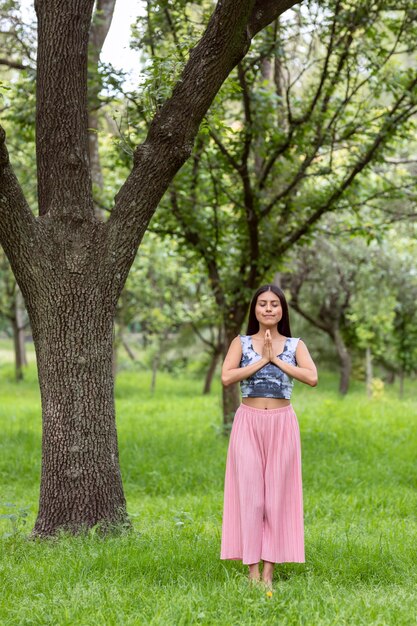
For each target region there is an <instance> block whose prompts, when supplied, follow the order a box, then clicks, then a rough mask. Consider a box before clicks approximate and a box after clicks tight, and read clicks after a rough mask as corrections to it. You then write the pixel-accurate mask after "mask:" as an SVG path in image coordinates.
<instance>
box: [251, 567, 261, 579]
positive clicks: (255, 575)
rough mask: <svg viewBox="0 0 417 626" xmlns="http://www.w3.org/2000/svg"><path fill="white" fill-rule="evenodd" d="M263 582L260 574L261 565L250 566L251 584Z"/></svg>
mask: <svg viewBox="0 0 417 626" xmlns="http://www.w3.org/2000/svg"><path fill="white" fill-rule="evenodd" d="M260 580H261V574H260V572H259V563H253V564H252V565H249V582H251V583H259V582H260Z"/></svg>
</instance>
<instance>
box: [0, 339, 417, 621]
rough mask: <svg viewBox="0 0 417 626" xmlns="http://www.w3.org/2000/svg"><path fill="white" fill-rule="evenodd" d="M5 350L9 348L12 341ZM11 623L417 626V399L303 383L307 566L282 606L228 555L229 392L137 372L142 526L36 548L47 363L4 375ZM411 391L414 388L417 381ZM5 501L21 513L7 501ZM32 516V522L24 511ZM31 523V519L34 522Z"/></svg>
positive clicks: (123, 441) (124, 409)
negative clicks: (224, 513) (343, 394)
mask: <svg viewBox="0 0 417 626" xmlns="http://www.w3.org/2000/svg"><path fill="white" fill-rule="evenodd" d="M2 347H3V346H2ZM0 385H1V386H0V399H1V403H0V424H1V433H2V436H1V439H0V478H1V496H0V500H1V503H2V504H1V510H0V512H1V513H2V514H5V515H7V514H10V513H14V514H15V515H16V516H17V517H16V519H15V521H14V526H13V525H12V523H11V521H10V519H8V518H3V519H2V520H0V537H1V540H0V550H1V554H0V579H1V584H2V593H1V595H0V624H2V625H3V624H5V625H9V624H10V625H12V624H13V625H15V624H16V625H20V624H24V625H26V624H27V625H29V624H39V625H41V624H42V625H44V624H54V625H66V624H68V625H71V626H72V625H80V626H81V625H82V626H85V625H90V624H91V625H93V624H94V625H98V624H100V625H101V624H105V625H113V624H115V625H116V624H117V625H123V626H124V625H130V624H175V625H176V624H184V625H187V624H213V625H221V626H223V625H225V626H226V625H235V624H236V625H239V624H248V625H252V624H253V625H257V624H259V625H260V624H265V625H269V624H277V625H278V624H279V625H284V624H294V625H295V624H303V625H304V624H305V625H306V626H307V625H308V626H311V625H315V624H323V625H327V624H329V625H330V624H332V625H333V624H334V625H337V626H339V625H342V624H347V625H356V624H358V625H360V624H363V625H369V624H380V625H381V626H385V625H386V624H393V625H394V624H395V625H397V624H399V625H402V624H415V623H416V621H417V610H416V608H415V605H416V602H415V589H416V584H417V552H416V548H415V543H416V536H417V521H416V511H417V489H416V487H417V468H416V463H415V450H416V440H417V437H416V435H417V401H413V400H412V399H410V398H411V393H410V395H409V399H408V400H406V401H404V402H400V401H399V400H397V399H396V397H395V395H394V394H392V393H391V392H388V391H386V392H385V396H384V398H383V399H380V400H368V399H367V398H366V396H365V394H364V389H363V386H362V385H361V384H359V383H357V384H356V385H354V386H353V391H352V393H351V394H350V395H349V396H348V397H347V398H344V399H340V398H339V397H338V395H337V392H336V387H337V381H336V379H335V378H334V377H333V376H331V375H322V376H321V381H320V385H319V387H318V388H316V389H309V388H304V387H302V386H301V385H298V386H297V387H296V391H295V397H294V406H295V409H296V412H297V414H298V417H299V421H300V426H301V433H302V447H303V480H304V505H305V523H306V556H307V562H306V564H305V565H291V564H288V565H285V566H280V567H278V569H277V576H276V582H275V590H274V594H273V596H272V598H268V597H267V596H266V594H265V592H264V591H262V590H260V589H257V588H249V587H248V585H247V582H246V570H245V568H244V567H243V566H242V565H241V564H240V563H238V562H226V563H224V562H221V561H220V560H219V547H220V528H221V510H222V488H223V473H224V464H225V455H226V449H227V441H226V440H225V438H224V437H223V436H222V435H221V434H220V425H221V409H220V401H219V394H220V387H219V384H218V382H217V383H216V385H215V387H214V389H213V392H212V394H211V395H210V396H208V397H203V396H201V395H200V391H201V381H200V380H197V379H193V378H190V377H186V376H181V377H178V378H175V379H174V378H172V377H169V376H167V375H165V374H160V375H159V377H158V380H157V387H156V392H155V394H154V395H152V394H151V393H150V391H149V387H150V375H149V374H147V373H144V372H140V373H135V372H134V371H124V372H122V373H121V374H120V375H119V378H118V381H117V391H116V402H117V420H118V430H119V442H120V459H121V466H122V472H123V478H124V484H125V491H126V497H127V502H128V510H129V513H130V515H131V518H132V521H133V527H134V530H133V532H131V533H129V534H126V535H122V536H120V537H108V538H105V539H103V538H102V537H100V536H99V535H98V534H97V533H94V532H92V533H90V534H89V535H88V536H86V537H77V538H72V537H65V536H63V537H61V538H59V539H58V540H54V541H42V542H41V541H28V540H27V538H26V537H27V534H28V532H29V530H30V528H31V526H32V525H33V523H34V519H35V515H36V507H37V498H38V488H39V474H40V454H41V425H40V424H41V419H40V403H39V393H38V390H37V384H36V372H35V368H34V366H33V365H32V366H30V369H29V372H28V375H27V378H26V380H25V381H24V382H23V383H20V384H16V383H14V382H13V369H12V367H11V366H10V365H5V366H3V367H2V368H0ZM410 386H411V384H410ZM6 503H8V504H9V505H11V506H6ZM26 513H27V514H28V517H27V518H26V517H25V515H26ZM24 521H27V524H26V525H23V522H24Z"/></svg>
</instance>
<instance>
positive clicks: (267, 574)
mask: <svg viewBox="0 0 417 626" xmlns="http://www.w3.org/2000/svg"><path fill="white" fill-rule="evenodd" d="M274 565H275V564H274V563H270V562H269V561H264V567H263V570H262V582H263V584H264V585H265V587H266V588H267V589H268V590H269V591H272V579H273V576H274Z"/></svg>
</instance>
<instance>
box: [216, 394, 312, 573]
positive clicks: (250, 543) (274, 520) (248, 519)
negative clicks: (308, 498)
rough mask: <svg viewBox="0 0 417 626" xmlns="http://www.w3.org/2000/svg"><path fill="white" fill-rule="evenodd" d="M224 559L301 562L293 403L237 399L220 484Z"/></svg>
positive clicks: (300, 499)
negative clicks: (258, 404) (263, 405)
mask: <svg viewBox="0 0 417 626" xmlns="http://www.w3.org/2000/svg"><path fill="white" fill-rule="evenodd" d="M221 558H222V559H241V560H242V561H243V563H246V564H251V563H258V562H259V561H261V560H262V561H269V562H271V563H284V562H287V561H292V562H298V563H303V562H304V561H305V557H304V523H303V494H302V479H301V445H300V431H299V427H298V422H297V417H296V415H295V413H294V409H293V408H292V406H291V405H290V406H286V407H282V408H279V409H254V408H252V407H248V406H246V405H244V404H241V405H240V407H239V408H238V410H237V412H236V415H235V419H234V422H233V427H232V432H231V435H230V443H229V450H228V453H227V463H226V478H225V486H224V512H223V529H222V546H221Z"/></svg>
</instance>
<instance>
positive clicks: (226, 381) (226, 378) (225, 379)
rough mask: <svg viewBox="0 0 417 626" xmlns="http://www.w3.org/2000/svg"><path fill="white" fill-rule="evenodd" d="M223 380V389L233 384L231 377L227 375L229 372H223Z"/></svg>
mask: <svg viewBox="0 0 417 626" xmlns="http://www.w3.org/2000/svg"><path fill="white" fill-rule="evenodd" d="M221 379H222V385H223V387H228V386H229V385H230V384H231V382H230V376H229V375H228V374H227V372H222V376H221Z"/></svg>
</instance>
